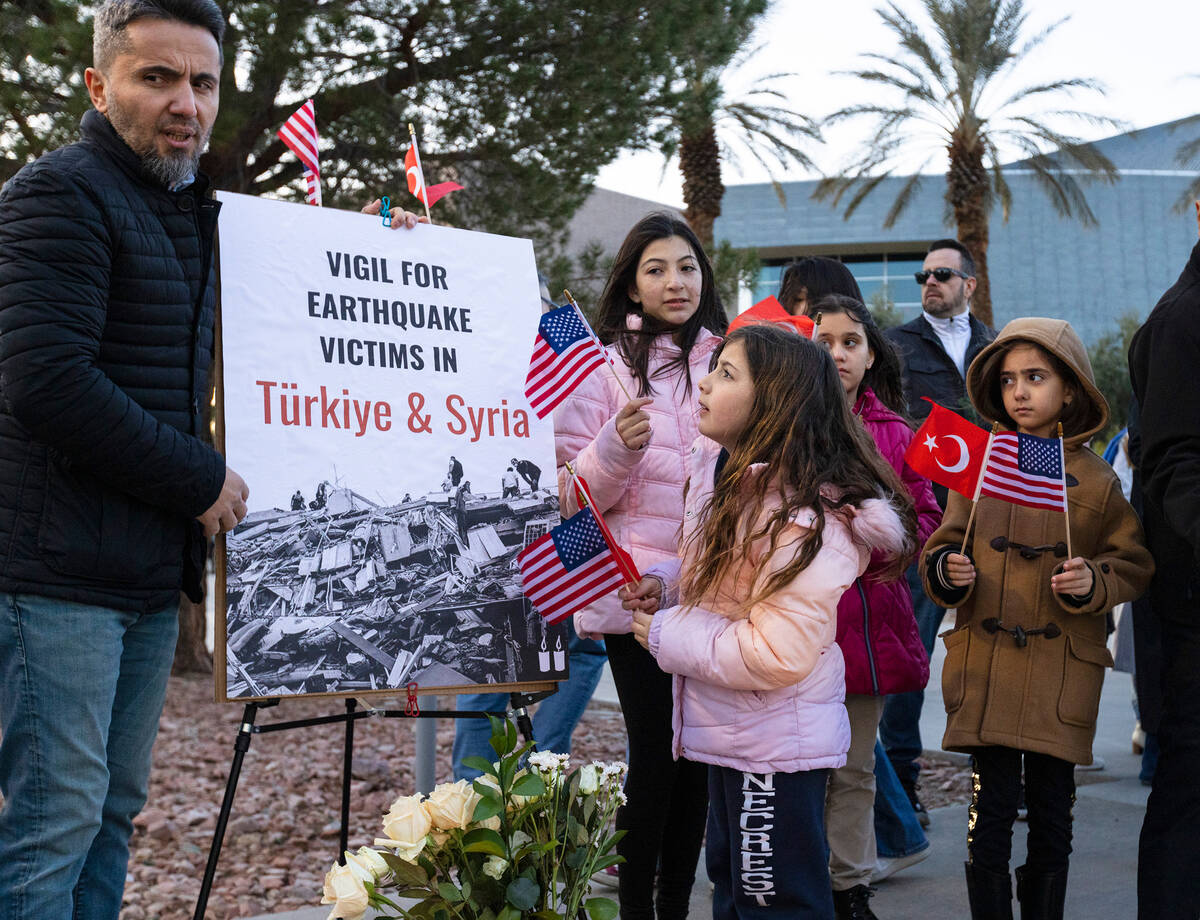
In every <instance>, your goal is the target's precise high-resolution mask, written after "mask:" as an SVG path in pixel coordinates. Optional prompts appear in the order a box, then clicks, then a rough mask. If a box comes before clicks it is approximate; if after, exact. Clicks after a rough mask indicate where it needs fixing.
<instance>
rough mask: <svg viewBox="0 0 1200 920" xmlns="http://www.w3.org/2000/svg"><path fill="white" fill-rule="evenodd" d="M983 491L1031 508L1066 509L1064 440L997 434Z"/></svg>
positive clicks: (984, 471) (1015, 433) (985, 493)
mask: <svg viewBox="0 0 1200 920" xmlns="http://www.w3.org/2000/svg"><path fill="white" fill-rule="evenodd" d="M979 494H980V495H981V496H983V495H990V496H991V497H992V498H998V499H1000V500H1001V501H1006V502H1012V503H1013V504H1014V505H1024V506H1026V507H1028V508H1046V509H1048V510H1050V511H1066V510H1067V485H1066V481H1065V477H1064V476H1063V452H1062V441H1061V440H1059V439H1058V438H1039V437H1037V436H1036V435H1032V434H1019V433H1017V432H1012V431H1006V432H1003V433H1001V434H998V435H996V436H995V437H994V438H993V439H992V450H991V453H990V454H989V455H988V459H987V465H986V466H985V467H984V469H983V483H982V485H981V488H980V490H979Z"/></svg>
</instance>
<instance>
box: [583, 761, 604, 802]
mask: <svg viewBox="0 0 1200 920" xmlns="http://www.w3.org/2000/svg"><path fill="white" fill-rule="evenodd" d="M599 786H600V776H599V774H598V773H597V771H596V765H595V764H593V763H590V764H588V765H587V766H586V767H584V768H583V769H581V770H580V771H579V791H580V792H582V793H583V794H584V795H591V794H592V793H594V792H595V791H596V790H597V789H598V788H599Z"/></svg>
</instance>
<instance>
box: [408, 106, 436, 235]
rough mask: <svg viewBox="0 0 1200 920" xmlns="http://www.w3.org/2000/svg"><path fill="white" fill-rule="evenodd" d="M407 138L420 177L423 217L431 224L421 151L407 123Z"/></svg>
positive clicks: (410, 123) (415, 136)
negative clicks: (409, 139) (408, 138)
mask: <svg viewBox="0 0 1200 920" xmlns="http://www.w3.org/2000/svg"><path fill="white" fill-rule="evenodd" d="M408 136H409V137H410V138H411V139H412V147H413V159H414V160H416V161H417V173H418V174H419V175H420V177H421V204H423V205H425V217H426V219H427V220H428V221H429V222H430V223H431V224H432V223H433V217H432V216H431V215H430V213H429V192H428V191H427V189H428V188H429V186H428V185H426V184H425V167H424V166H422V165H421V151H420V149H419V148H418V147H417V132H416V131H415V130H413V124H412V122H411V121H410V122H409V123H408Z"/></svg>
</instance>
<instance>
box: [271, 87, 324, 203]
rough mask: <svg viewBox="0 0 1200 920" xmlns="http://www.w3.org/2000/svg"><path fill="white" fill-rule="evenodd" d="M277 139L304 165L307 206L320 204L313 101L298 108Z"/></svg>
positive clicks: (319, 173) (318, 165) (318, 155)
mask: <svg viewBox="0 0 1200 920" xmlns="http://www.w3.org/2000/svg"><path fill="white" fill-rule="evenodd" d="M279 139H280V140H281V141H283V142H284V144H286V145H287V147H288V149H289V150H291V151H292V153H294V154H296V156H297V157H299V158H300V162H301V163H303V164H304V180H305V182H306V183H307V194H306V200H307V201H308V203H309V204H315V205H318V206H319V205H320V204H321V165H320V154H319V153H318V152H317V114H316V108H315V106H314V105H313V101H312V100H311V99H309V100H308V101H307V102H306V103H304V105H302V106H300V108H298V109H297V110H296V111H295V112H294V113H293V114H292V116H291V117H290V118H289V119H288V120H287V121H285V122H284V123H283V127H282V128H280V129H279Z"/></svg>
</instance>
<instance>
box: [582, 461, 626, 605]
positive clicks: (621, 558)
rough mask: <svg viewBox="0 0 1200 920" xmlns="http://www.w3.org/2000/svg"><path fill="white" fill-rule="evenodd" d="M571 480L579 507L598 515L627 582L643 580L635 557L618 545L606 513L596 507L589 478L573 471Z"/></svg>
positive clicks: (597, 517)
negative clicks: (607, 521)
mask: <svg viewBox="0 0 1200 920" xmlns="http://www.w3.org/2000/svg"><path fill="white" fill-rule="evenodd" d="M571 481H572V482H573V483H574V485H575V496H576V498H577V499H578V502H579V507H580V508H591V509H592V513H593V514H595V515H596V523H597V524H598V525H599V527H600V532H601V533H603V534H604V542H605V543H607V544H608V548H609V549H611V550H612V551H613V555H615V556H616V557H617V564H618V565H619V566H620V567H621V574H623V575H624V576H625V581H626V583H627V584H633V585H636V584H637V583H638V582H639V581H641V580H642V576H641V574H640V573H639V572H638V570H637V565H636V564H635V563H634V561H633V557H632V556H630V555H629V553H627V552H625V550H623V549H621V547H620V546H618V545H617V541H616V539H615V538H614V537H613V535H612V531H611V530H609V529H608V524H607V523H605V521H604V515H602V514H601V513H600V509H599V508H597V507H596V500H595V499H594V498H592V491H591V489H589V488H588V484H587V480H586V479H584V478H583V477H582V476H580V475H579V474H578V473H574V472H572V473H571Z"/></svg>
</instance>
